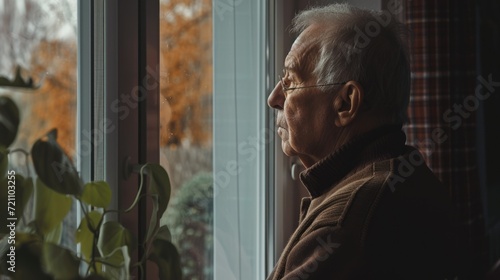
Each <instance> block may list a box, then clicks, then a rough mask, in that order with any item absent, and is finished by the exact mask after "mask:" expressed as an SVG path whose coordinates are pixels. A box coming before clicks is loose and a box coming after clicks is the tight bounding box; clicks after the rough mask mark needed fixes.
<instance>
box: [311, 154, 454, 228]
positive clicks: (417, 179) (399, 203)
mask: <svg viewBox="0 0 500 280" xmlns="http://www.w3.org/2000/svg"><path fill="white" fill-rule="evenodd" d="M332 190H333V191H331V192H329V193H327V194H325V195H326V197H325V198H324V199H323V201H322V203H321V204H320V205H318V206H317V207H315V209H314V211H315V213H311V216H314V220H315V224H316V226H315V227H318V226H321V225H322V224H328V223H331V224H338V225H340V226H342V225H343V224H344V223H346V222H348V223H349V224H356V227H359V226H362V227H363V226H367V225H368V224H369V223H370V222H371V219H372V218H373V217H374V216H375V215H376V214H377V213H378V212H385V211H398V212H399V213H409V214H411V215H410V216H412V217H415V218H419V215H420V214H421V213H424V212H425V213H427V212H428V213H432V212H434V211H438V212H439V213H444V214H446V215H448V214H449V213H447V211H449V210H450V207H451V206H450V205H451V204H450V203H449V199H448V197H447V194H446V190H445V188H444V186H443V185H442V183H441V182H440V181H439V180H438V178H437V177H436V176H435V175H434V174H433V173H432V171H431V170H430V169H429V168H428V166H427V165H426V163H425V161H424V160H423V158H422V157H421V154H420V153H419V152H418V151H417V150H416V149H413V148H408V149H407V152H406V153H405V154H403V155H402V156H399V157H395V158H390V159H385V160H382V161H375V162H372V163H370V164H368V165H366V166H365V167H364V168H362V169H360V170H359V171H357V172H355V173H353V174H351V175H350V176H348V177H346V178H344V180H342V181H341V182H339V183H338V184H337V185H336V186H334V187H333V188H332ZM381 204H383V205H384V206H383V207H382V206H381ZM445 212H446V213H445ZM439 213H438V214H439ZM444 214H443V215H444ZM438 216H439V215H438ZM408 217H409V216H408ZM311 218H313V217H311ZM360 222H363V223H364V225H359V223H360Z"/></svg>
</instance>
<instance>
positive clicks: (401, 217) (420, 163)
mask: <svg viewBox="0 0 500 280" xmlns="http://www.w3.org/2000/svg"><path fill="white" fill-rule="evenodd" d="M292 30H293V31H294V32H296V33H298V34H299V36H298V37H297V39H296V40H295V42H294V44H293V46H292V48H291V50H290V52H289V53H288V55H287V57H286V59H285V63H284V72H283V76H281V77H280V80H279V81H278V84H277V85H276V87H275V88H274V90H273V91H272V93H271V94H270V96H269V99H268V104H269V106H271V107H272V108H274V109H276V112H277V115H276V118H277V127H278V135H279V136H280V138H281V146H282V149H283V152H284V153H285V154H286V155H288V156H297V157H298V158H299V159H300V160H301V162H302V163H303V165H304V166H305V167H306V170H305V171H304V172H302V173H301V174H300V179H301V181H302V183H303V185H304V186H305V187H306V188H307V190H308V191H309V193H310V197H306V198H304V199H303V200H302V206H301V215H300V223H299V226H298V228H297V229H296V231H295V233H294V234H293V235H292V237H291V238H290V240H289V242H288V244H287V246H286V247H285V249H284V251H283V252H282V255H281V257H280V259H279V261H278V263H277V264H276V266H275V268H274V270H273V272H272V273H271V275H270V276H269V277H268V279H290V280H291V279H453V277H454V275H455V272H454V271H453V265H452V264H453V263H454V262H455V260H453V258H452V257H453V256H454V253H453V248H454V247H455V246H454V243H455V242H454V240H455V239H454V229H453V221H454V219H453V215H452V210H451V209H452V208H451V206H450V203H449V202H448V200H447V194H446V191H445V188H444V187H443V185H442V184H441V183H440V181H439V180H438V179H437V178H436V176H435V175H434V174H433V173H432V172H431V170H430V169H429V168H428V167H427V166H426V164H425V162H424V159H423V157H422V155H421V154H420V153H419V152H418V151H417V150H416V149H415V148H413V147H410V146H406V145H405V142H406V136H405V134H404V132H403V131H402V125H403V124H404V123H405V122H406V119H407V113H406V112H407V106H408V100H409V92H410V66H409V56H408V52H407V49H406V44H405V40H406V39H405V38H406V37H405V36H404V34H405V28H404V26H403V25H402V24H401V23H398V22H397V21H396V20H395V19H394V18H391V15H390V14H388V13H382V12H375V11H368V10H362V9H358V8H354V7H351V6H348V5H345V4H335V5H330V6H326V7H321V8H313V9H310V10H307V11H303V12H302V13H300V14H299V15H297V16H296V18H295V19H294V22H293V29H292Z"/></svg>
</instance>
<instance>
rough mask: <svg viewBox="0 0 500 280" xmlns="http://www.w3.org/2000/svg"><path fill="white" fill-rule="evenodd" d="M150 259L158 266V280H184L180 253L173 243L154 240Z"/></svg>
mask: <svg viewBox="0 0 500 280" xmlns="http://www.w3.org/2000/svg"><path fill="white" fill-rule="evenodd" d="M149 259H150V260H151V261H153V262H154V263H156V264H157V265H158V273H159V277H158V279H176V280H178V279H182V271H181V265H180V257H179V253H178V252H177V249H176V248H175V246H174V245H173V244H172V243H171V242H169V241H166V240H162V239H156V240H154V241H153V250H152V252H151V255H150V256H149Z"/></svg>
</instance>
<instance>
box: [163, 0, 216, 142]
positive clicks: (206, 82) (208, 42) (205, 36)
mask: <svg viewBox="0 0 500 280" xmlns="http://www.w3.org/2000/svg"><path fill="white" fill-rule="evenodd" d="M211 3H212V1H210V0H176V1H162V2H161V4H160V5H161V8H160V93H161V96H162V102H161V104H162V105H161V108H160V109H161V111H160V118H161V121H160V123H161V127H160V144H161V145H162V146H165V145H171V146H177V145H180V144H181V143H183V142H187V143H189V144H192V145H203V144H210V143H211V142H210V141H211V131H212V121H211V120H212V6H211V5H212V4H211Z"/></svg>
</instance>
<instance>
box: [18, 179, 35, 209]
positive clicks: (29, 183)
mask: <svg viewBox="0 0 500 280" xmlns="http://www.w3.org/2000/svg"><path fill="white" fill-rule="evenodd" d="M18 176H19V177H18ZM18 176H16V185H17V187H16V189H18V191H17V197H20V198H21V199H18V201H17V203H19V205H18V207H17V208H18V209H17V211H19V212H20V213H21V212H22V213H24V210H25V208H26V205H28V202H29V200H30V198H31V195H32V194H33V178H31V177H27V178H24V177H23V176H21V175H18ZM19 216H21V214H20V215H19Z"/></svg>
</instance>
